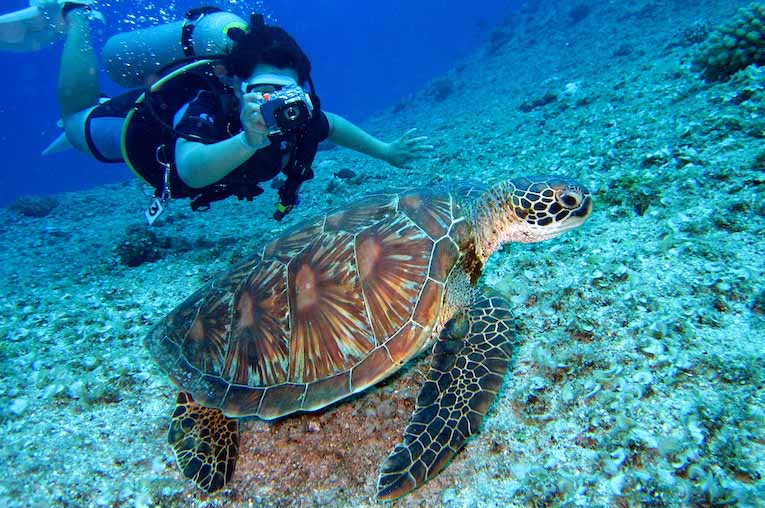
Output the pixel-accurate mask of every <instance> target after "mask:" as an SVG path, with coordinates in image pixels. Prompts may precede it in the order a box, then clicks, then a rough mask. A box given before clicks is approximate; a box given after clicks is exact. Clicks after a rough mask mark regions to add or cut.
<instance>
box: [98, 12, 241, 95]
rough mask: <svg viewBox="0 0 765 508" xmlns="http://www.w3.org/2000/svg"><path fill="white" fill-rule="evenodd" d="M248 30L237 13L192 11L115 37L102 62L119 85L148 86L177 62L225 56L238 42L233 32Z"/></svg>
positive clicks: (106, 46) (105, 48) (110, 42)
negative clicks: (167, 67)
mask: <svg viewBox="0 0 765 508" xmlns="http://www.w3.org/2000/svg"><path fill="white" fill-rule="evenodd" d="M246 28H247V23H246V22H245V21H244V20H243V19H242V18H240V17H239V16H237V15H236V14H232V13H230V12H224V11H221V10H220V9H218V8H215V7H201V8H199V9H192V10H190V11H189V12H187V13H186V16H185V18H184V19H183V20H182V21H176V22H173V23H167V24H164V25H159V26H153V27H150V28H143V29H140V30H134V31H132V32H124V33H121V34H117V35H115V36H113V37H111V38H110V39H109V40H108V41H107V42H106V45H105V46H104V50H103V55H102V57H103V58H102V61H103V62H104V63H103V65H104V68H105V70H106V73H107V74H108V75H109V77H110V78H111V79H112V80H113V81H114V82H116V83H117V84H119V85H122V86H124V87H125V88H137V87H144V86H147V85H149V84H151V82H153V81H154V80H156V79H157V77H158V76H157V72H159V71H160V69H163V68H165V67H166V66H168V65H170V64H172V63H173V62H177V61H179V60H181V59H183V58H188V57H194V56H199V57H206V56H213V55H219V54H221V53H223V52H224V51H225V50H226V49H227V48H229V47H230V45H231V44H233V42H234V41H233V40H232V38H231V33H232V32H231V31H232V30H245V29H246Z"/></svg>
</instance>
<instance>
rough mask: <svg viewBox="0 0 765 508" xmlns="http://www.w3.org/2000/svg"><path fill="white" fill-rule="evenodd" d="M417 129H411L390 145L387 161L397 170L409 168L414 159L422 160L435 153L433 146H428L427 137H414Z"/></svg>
mask: <svg viewBox="0 0 765 508" xmlns="http://www.w3.org/2000/svg"><path fill="white" fill-rule="evenodd" d="M416 130H417V129H416V128H414V129H409V130H408V131H406V132H405V133H404V135H403V136H401V137H400V138H398V139H397V140H396V141H393V142H392V143H388V149H387V154H386V156H385V160H386V161H387V162H388V163H389V164H391V165H393V166H396V167H397V168H407V169H408V168H409V163H410V162H411V161H413V160H414V159H422V158H424V157H426V156H427V153H428V152H431V151H433V145H429V144H427V143H426V142H427V140H428V137H427V136H413V134H414V131H416Z"/></svg>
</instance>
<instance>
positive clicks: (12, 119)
mask: <svg viewBox="0 0 765 508" xmlns="http://www.w3.org/2000/svg"><path fill="white" fill-rule="evenodd" d="M206 3H207V4H210V5H217V6H219V7H224V8H227V9H229V10H232V11H233V12H235V13H237V14H240V15H242V16H243V17H245V18H246V17H247V14H246V13H247V10H246V9H245V8H244V7H243V4H244V3H243V2H237V1H236V0H228V1H225V0H219V1H217V2H206ZM520 3H521V0H482V1H481V2H480V7H481V8H480V9H471V8H469V7H470V6H469V5H467V4H465V3H464V2H458V1H456V0H442V1H439V0H418V1H416V2H415V1H411V0H386V1H385V2H375V3H372V2H359V1H357V0H322V1H315V2H305V1H298V0H272V1H264V2H247V3H246V4H247V5H248V6H252V7H253V8H256V9H260V10H261V11H262V12H264V13H265V14H266V15H267V17H268V19H269V20H270V22H271V23H273V24H279V25H281V26H283V27H284V28H286V29H287V31H289V32H290V33H291V34H292V35H293V36H294V37H295V38H296V39H297V41H298V42H299V43H300V44H301V46H302V47H303V49H304V50H305V51H306V53H307V54H308V56H309V57H310V58H311V60H312V63H313V68H314V72H313V77H314V81H315V83H316V86H317V89H318V91H319V93H320V95H321V97H322V101H323V106H324V107H325V109H327V110H328V111H332V112H334V113H338V114H340V115H343V116H345V117H346V118H348V119H350V120H352V121H355V122H361V121H363V120H364V118H366V117H368V116H369V115H370V114H373V113H374V112H375V111H379V110H381V109H384V108H386V107H389V106H391V105H392V104H395V103H396V102H398V101H399V100H400V98H401V97H403V96H405V95H407V94H408V93H410V92H414V91H416V90H418V89H419V88H421V87H422V86H423V85H424V84H425V83H426V82H427V81H429V80H430V79H432V78H433V77H435V76H437V75H439V74H442V73H444V72H446V71H448V69H449V68H450V67H451V66H452V64H453V63H454V61H455V60H457V59H459V58H460V57H462V56H464V55H466V54H467V53H469V52H470V50H471V49H472V48H475V47H476V46H477V45H478V44H480V43H481V42H482V41H484V40H485V39H486V37H488V35H489V34H490V33H491V30H492V27H493V26H494V25H495V24H497V23H498V22H499V21H501V20H502V19H503V18H504V17H505V16H506V15H507V14H508V13H509V12H511V11H512V10H513V9H515V8H517V7H518V6H519V5H520ZM27 5H28V3H27V1H24V0H11V1H8V0H6V1H4V2H3V3H2V11H3V13H4V12H10V11H13V10H15V9H20V8H23V7H26V6H27ZM198 5H199V4H198V3H196V2H192V1H189V0H183V1H176V2H173V1H171V2H167V3H165V2H161V3H160V2H158V3H157V4H151V3H148V2H145V1H140V0H139V1H128V0H121V1H120V0H117V1H112V2H111V3H109V4H106V3H105V2H101V3H100V4H99V9H100V10H101V11H102V12H103V13H104V14H105V15H106V17H107V20H108V24H107V25H106V26H105V27H103V28H99V29H97V30H96V33H95V34H94V41H95V44H96V47H97V49H98V50H99V52H100V49H101V47H102V45H103V43H104V41H105V40H106V39H107V38H108V37H109V36H110V35H112V34H114V33H117V32H118V31H122V30H126V29H129V28H131V27H133V26H139V27H143V26H148V25H150V24H152V23H158V22H161V21H162V20H167V21H169V20H176V19H179V18H180V17H181V16H182V15H183V13H184V12H185V11H186V10H187V9H188V8H190V7H195V6H198ZM159 6H164V7H162V8H160V7H159ZM131 14H132V15H134V16H135V18H132V17H130V15H131ZM128 20H129V21H128ZM61 47H62V43H61V42H58V43H56V44H55V45H53V46H51V47H49V48H46V49H44V50H42V51H39V52H35V53H28V54H16V53H0V72H2V76H3V80H2V82H1V84H0V87H2V91H3V93H2V94H1V95H0V113H1V114H2V116H0V118H2V123H0V154H2V164H0V205H3V204H7V203H8V202H10V201H13V200H14V199H15V198H17V197H19V196H20V195H28V194H50V193H56V192H63V191H71V190H77V189H83V188H88V187H92V186H94V185H99V184H103V183H108V182H116V181H122V180H126V179H129V178H132V176H131V174H130V172H129V171H128V170H127V168H126V167H125V166H124V165H117V164H109V165H105V164H101V163H99V162H97V161H95V160H91V159H89V158H88V157H87V156H85V155H83V154H80V153H78V152H74V151H69V152H66V153H61V154H56V155H53V156H49V157H42V156H41V155H40V153H41V151H42V150H43V149H44V147H45V146H47V144H48V143H49V142H50V141H51V140H53V139H54V138H55V137H56V135H58V132H59V131H58V128H57V127H56V122H57V120H58V118H59V116H58V106H57V103H56V97H55V90H56V79H57V73H58V61H59V56H60V52H61ZM102 89H103V90H104V92H106V93H108V94H116V93H119V92H120V91H121V89H120V88H119V87H118V86H116V85H115V84H114V83H110V82H109V81H108V79H107V78H106V76H105V75H102Z"/></svg>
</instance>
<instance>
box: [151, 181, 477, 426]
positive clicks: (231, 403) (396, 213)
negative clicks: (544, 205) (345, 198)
mask: <svg viewBox="0 0 765 508" xmlns="http://www.w3.org/2000/svg"><path fill="white" fill-rule="evenodd" d="M474 192H475V189H474V187H473V186H470V185H467V186H465V185H463V186H460V187H452V188H446V187H444V188H428V189H414V190H409V191H403V192H398V193H394V192H385V193H379V194H375V195H371V196H367V197H365V198H363V199H362V200H359V201H357V202H355V203H351V204H349V205H346V206H344V207H342V208H340V209H337V210H335V211H332V212H330V213H328V214H326V215H325V216H322V217H320V218H318V219H316V220H313V221H308V222H305V223H303V224H300V225H298V226H296V227H294V228H292V229H291V230H288V231H287V232H285V233H284V234H282V235H281V236H280V237H278V238H276V239H275V240H273V241H271V242H270V243H268V244H266V245H265V247H264V248H263V250H262V252H260V253H258V254H257V255H255V256H253V257H251V258H249V259H247V260H246V261H244V262H243V263H241V264H239V265H238V266H236V267H235V268H233V269H232V270H231V271H230V272H228V273H227V274H225V275H224V276H222V277H220V278H218V279H217V280H215V281H213V282H212V283H210V284H208V285H207V286H205V287H203V288H202V289H200V290H199V291H197V292H196V293H194V294H193V295H192V296H191V297H189V298H188V299H187V300H186V301H185V302H183V303H182V304H181V305H180V306H178V307H177V308H176V309H175V310H174V311H173V312H171V313H170V314H169V315H168V316H167V317H166V318H165V319H164V320H163V321H162V322H160V323H159V324H158V325H157V326H156V327H155V328H154V329H153V330H152V332H151V333H150V334H149V335H148V337H147V338H146V346H147V348H148V349H149V351H150V352H151V354H152V355H153V356H154V358H155V360H156V361H157V362H158V363H159V365H160V366H161V367H162V368H163V370H165V371H166V372H167V373H168V374H169V376H170V378H171V379H172V380H173V381H174V382H175V384H177V385H178V387H180V388H181V389H182V390H185V391H189V392H191V394H192V395H193V396H194V398H195V400H197V401H198V402H200V403H201V404H203V405H206V406H209V407H217V408H221V409H222V410H223V411H224V413H225V414H227V415H229V416H248V415H256V416H258V417H260V418H265V419H271V418H276V417H279V416H283V415H286V414H289V413H292V412H295V411H310V410H316V409H319V408H322V407H324V406H326V405H328V404H331V403H332V402H335V401H337V400H339V399H341V398H343V397H346V396H348V395H350V394H353V393H356V392H359V391H361V390H364V389H365V388H367V387H368V386H370V385H372V384H374V383H377V382H378V381H380V380H382V379H383V378H385V377H386V376H388V375H389V374H391V373H393V372H395V371H396V370H397V369H398V368H399V367H400V366H401V365H403V364H404V363H405V362H407V361H408V360H409V359H411V358H412V357H413V356H415V355H416V354H417V353H419V352H420V351H422V350H423V348H424V347H425V346H426V345H427V344H428V343H429V341H430V338H431V336H432V335H433V333H434V331H437V330H438V329H439V327H440V326H441V325H442V324H443V320H444V316H443V312H442V311H443V310H444V308H443V307H444V301H445V295H446V281H447V278H448V277H449V274H450V273H451V271H452V270H453V269H454V267H455V266H457V264H458V262H459V261H460V259H461V257H462V256H463V255H464V254H465V253H466V251H471V249H472V246H473V242H472V239H471V238H472V230H471V228H470V227H469V226H468V223H467V221H466V220H465V218H464V217H463V212H462V205H461V203H464V201H465V199H467V198H468V197H469V196H471V193H474Z"/></svg>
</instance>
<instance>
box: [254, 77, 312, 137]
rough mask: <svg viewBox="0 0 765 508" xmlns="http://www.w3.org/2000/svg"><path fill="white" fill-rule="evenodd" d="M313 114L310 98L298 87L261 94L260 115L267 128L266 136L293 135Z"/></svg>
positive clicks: (293, 86) (290, 86) (292, 86)
mask: <svg viewBox="0 0 765 508" xmlns="http://www.w3.org/2000/svg"><path fill="white" fill-rule="evenodd" d="M312 112H313V103H312V102H311V97H310V96H309V95H308V94H307V93H305V90H303V89H302V88H300V87H299V86H298V85H289V86H286V87H284V88H282V89H281V90H277V91H275V92H272V93H266V94H263V101H262V102H261V103H260V113H261V114H262V115H263V121H264V122H265V123H266V127H267V128H268V136H269V137H272V136H286V135H290V134H293V133H295V132H297V131H299V130H301V129H302V128H303V127H305V126H306V125H307V124H308V121H309V120H310V119H311V113H312Z"/></svg>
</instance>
